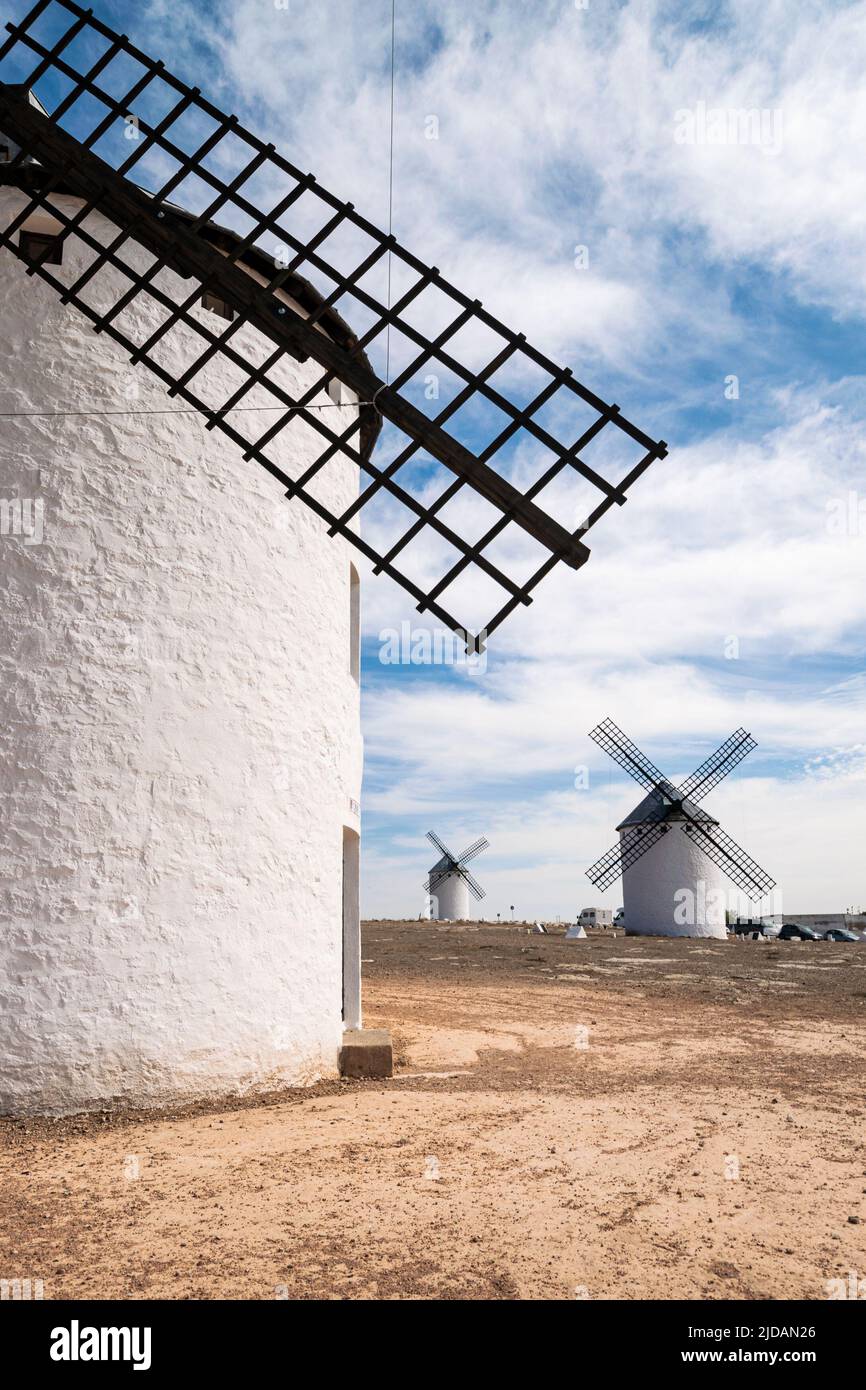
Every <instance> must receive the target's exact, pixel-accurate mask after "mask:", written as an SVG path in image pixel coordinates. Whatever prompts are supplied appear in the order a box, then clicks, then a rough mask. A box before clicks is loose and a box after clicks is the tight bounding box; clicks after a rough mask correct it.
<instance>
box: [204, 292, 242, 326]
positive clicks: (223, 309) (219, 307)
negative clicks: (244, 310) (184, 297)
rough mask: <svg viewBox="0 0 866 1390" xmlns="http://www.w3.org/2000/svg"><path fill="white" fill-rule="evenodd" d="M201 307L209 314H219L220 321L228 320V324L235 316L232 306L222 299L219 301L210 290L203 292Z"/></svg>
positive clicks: (216, 295)
mask: <svg viewBox="0 0 866 1390" xmlns="http://www.w3.org/2000/svg"><path fill="white" fill-rule="evenodd" d="M201 307H202V308H203V309H207V310H208V311H209V312H210V313H211V314H219V316H220V318H221V319H228V321H229V323H231V321H232V319H233V318H234V316H235V311H234V309H233V308H232V306H231V305H230V304H228V303H226V301H225V300H224V299H220V297H219V295H218V294H211V292H210V290H205V292H204V294H203V295H202V297H201Z"/></svg>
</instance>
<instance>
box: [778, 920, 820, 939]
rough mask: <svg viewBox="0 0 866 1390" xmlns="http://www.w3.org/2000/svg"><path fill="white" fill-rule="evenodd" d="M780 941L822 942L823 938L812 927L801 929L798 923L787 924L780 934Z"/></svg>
mask: <svg viewBox="0 0 866 1390" xmlns="http://www.w3.org/2000/svg"><path fill="white" fill-rule="evenodd" d="M779 940H780V941H820V940H821V938H820V936H819V935H818V933H817V932H816V931H813V930H812V928H811V927H801V926H799V925H798V924H797V923H796V922H786V923H785V925H784V927H783V928H782V930H781V931H780V932H779Z"/></svg>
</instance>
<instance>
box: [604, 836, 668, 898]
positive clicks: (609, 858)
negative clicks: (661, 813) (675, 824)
mask: <svg viewBox="0 0 866 1390" xmlns="http://www.w3.org/2000/svg"><path fill="white" fill-rule="evenodd" d="M669 829H670V826H668V825H667V824H666V823H661V822H660V823H659V824H658V825H648V826H643V825H635V826H632V827H631V829H629V830H627V831H626V833H625V834H624V835H623V837H622V839H621V840H618V841H617V843H616V844H615V845H612V846H611V848H610V849H609V850H608V851H607V853H606V854H603V855H602V856H601V858H600V859H597V860H596V861H595V863H594V864H593V865H591V866H590V868H588V869H587V871H586V876H587V878H588V879H589V881H590V883H592V884H594V885H595V887H596V888H599V889H601V890H602V892H603V891H604V890H605V889H606V888H609V887H610V885H611V884H612V883H615V882H616V880H617V879H618V878H619V876H620V874H624V873H625V871H626V869H628V868H630V867H631V865H632V864H634V863H636V862H637V860H638V859H640V857H641V855H643V854H646V852H647V850H648V849H651V848H652V846H653V845H654V844H655V843H656V841H657V840H660V839H661V837H662V836H663V835H666V834H667V832H668V830H669Z"/></svg>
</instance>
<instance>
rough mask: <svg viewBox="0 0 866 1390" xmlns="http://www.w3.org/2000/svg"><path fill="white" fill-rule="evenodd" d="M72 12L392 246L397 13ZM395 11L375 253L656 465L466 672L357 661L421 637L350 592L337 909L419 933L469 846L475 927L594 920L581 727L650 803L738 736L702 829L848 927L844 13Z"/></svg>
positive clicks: (854, 261)
mask: <svg viewBox="0 0 866 1390" xmlns="http://www.w3.org/2000/svg"><path fill="white" fill-rule="evenodd" d="M26 8H27V7H26V6H24V5H17V4H15V5H13V6H11V9H12V11H13V13H15V14H20V13H22V12H23V11H24V10H25V9H26ZM94 8H95V9H96V12H97V13H98V14H100V15H101V16H103V17H104V18H106V19H107V20H108V21H109V22H110V23H116V24H117V27H119V28H122V29H123V30H124V31H125V32H127V33H129V34H130V36H131V37H132V38H133V39H134V40H135V41H136V42H137V43H139V44H140V46H141V47H142V48H144V49H145V50H147V51H149V52H151V53H153V54H154V55H156V56H162V57H164V58H166V59H167V60H168V61H169V63H170V65H171V66H173V67H174V69H175V70H176V71H178V72H179V73H180V75H182V76H184V77H186V78H187V79H188V80H190V81H192V82H195V83H197V84H198V85H199V86H200V87H201V88H202V89H203V90H204V91H205V92H206V93H207V94H208V95H210V96H212V97H213V99H214V100H215V101H216V102H217V103H218V104H219V105H221V106H223V107H225V108H227V109H229V110H232V111H235V112H236V113H237V114H238V115H239V116H240V117H241V119H242V120H244V121H245V122H246V123H247V124H249V125H251V126H252V127H253V128H254V129H256V130H257V131H258V132H259V133H260V134H261V135H263V136H264V137H266V138H267V139H270V140H272V141H273V142H274V143H275V144H276V145H277V146H278V148H280V149H281V150H282V151H283V152H285V153H286V154H287V155H288V156H289V157H290V158H291V159H292V161H293V162H294V163H295V164H297V165H299V166H300V167H301V168H304V169H307V168H308V169H310V170H312V171H314V172H315V174H316V176H317V178H318V179H319V180H320V181H321V182H322V183H323V184H325V185H326V186H327V187H329V188H330V189H332V190H333V191H334V192H335V193H337V194H339V195H340V196H341V197H345V198H349V199H351V200H352V201H353V202H354V203H355V205H356V207H357V208H358V209H359V211H360V212H362V213H363V214H364V215H366V216H368V217H369V218H370V219H371V220H372V221H374V222H376V223H377V224H379V225H383V224H385V223H386V222H387V218H388V191H389V138H388V137H389V113H390V78H391V73H390V45H391V32H390V21H391V0H363V3H362V0H287V3H285V4H283V3H281V0H277V3H276V4H275V3H274V0H234V3H219V0H217V3H208V4H207V5H205V4H204V3H202V0H171V3H169V0H151V3H150V4H147V3H142V4H141V5H139V6H136V7H135V9H134V10H132V9H130V7H129V6H127V5H122V6H119V5H115V4H111V3H105V0H96V3H95V6H94ZM396 12H397V20H396V82H395V98H396V99H395V148H394V181H393V189H394V205H393V219H394V230H395V232H396V234H397V235H398V237H399V238H400V239H401V241H403V242H404V244H406V245H408V246H409V247H411V248H412V249H414V250H416V251H417V253H418V254H419V256H421V257H422V258H423V259H424V260H426V261H428V262H432V263H433V264H435V265H437V266H438V267H440V269H441V270H442V272H443V274H445V275H446V276H447V277H448V278H449V279H451V280H452V281H454V282H455V283H456V284H457V285H459V286H460V287H461V288H463V289H465V290H466V291H467V292H468V293H469V294H470V295H471V296H472V297H473V298H479V299H481V300H482V301H483V302H484V304H485V305H486V306H487V307H488V308H489V309H490V310H491V311H492V312H493V313H494V314H496V315H497V316H498V317H499V318H501V319H502V320H504V321H505V322H507V323H508V324H509V325H510V326H511V327H512V328H514V329H515V330H518V331H521V332H523V333H525V334H526V335H527V337H528V338H529V339H530V341H531V342H533V343H534V344H535V345H537V346H538V347H539V348H540V349H542V350H543V351H544V352H546V353H547V354H549V355H550V356H551V357H553V358H554V359H556V360H557V361H559V362H562V363H563V364H567V365H569V366H570V367H571V368H572V369H573V370H574V372H575V375H576V376H577V377H578V378H579V379H581V380H583V381H585V382H586V383H587V385H589V386H590V387H591V388H592V389H593V390H595V391H596V392H597V393H598V394H599V395H601V396H603V397H605V398H606V399H607V400H615V401H616V402H618V403H619V404H620V406H621V408H622V409H623V411H624V412H626V414H627V415H628V416H629V417H630V418H631V419H633V420H634V421H635V422H636V423H638V424H639V425H640V426H641V427H642V428H643V429H645V430H646V431H647V432H648V433H649V434H651V435H653V436H654V437H657V438H659V437H660V438H664V439H665V440H667V442H668V445H669V449H670V453H669V456H668V458H667V459H666V460H664V461H663V462H660V463H657V464H655V465H654V466H653V467H652V469H651V470H650V471H649V472H648V473H647V474H646V475H645V476H644V477H643V478H642V479H641V480H640V482H639V483H638V484H637V485H636V486H635V487H634V489H633V491H632V493H631V494H630V498H629V501H628V504H627V505H626V506H625V507H624V508H622V509H620V508H614V509H613V511H612V512H611V513H609V514H608V516H607V517H606V518H604V520H603V521H602V522H601V523H600V524H599V525H598V526H597V527H596V528H595V529H594V530H593V532H592V533H591V536H590V537H589V538H588V539H589V543H590V547H591V550H592V558H591V560H590V562H589V563H588V564H587V565H586V566H585V567H584V568H583V569H582V570H581V571H580V572H579V573H575V572H573V571H571V570H568V569H566V568H564V567H561V566H560V567H559V568H558V569H557V570H555V571H554V572H553V574H552V575H551V576H550V577H549V578H548V579H547V580H545V581H544V583H543V584H542V585H541V586H540V587H539V589H538V590H537V591H536V598H535V601H534V602H533V604H532V605H531V607H529V608H528V609H525V610H523V611H521V612H519V613H515V614H514V615H513V616H512V617H511V618H510V619H509V620H508V622H506V624H505V625H504V626H503V627H502V628H501V629H500V630H499V631H498V632H497V633H496V634H495V636H494V637H493V638H492V639H491V642H490V647H489V650H488V653H487V657H486V662H484V663H482V668H480V669H475V670H469V669H466V667H465V666H463V667H461V666H456V667H454V666H449V665H412V664H393V663H389V662H384V661H383V660H382V659H381V658H382V655H383V653H385V654H387V653H388V652H389V650H390V648H389V646H388V644H387V642H386V638H387V634H388V632H389V631H391V630H393V629H397V628H399V625H400V623H401V622H403V621H408V622H410V623H412V624H413V625H414V626H416V627H417V626H418V625H419V624H420V623H421V621H422V619H421V618H420V616H419V615H418V614H416V613H415V611H414V606H413V604H412V602H411V600H409V599H408V597H407V596H406V595H404V593H403V592H402V591H401V590H400V589H399V588H397V587H396V586H395V585H394V584H392V583H391V582H390V581H389V580H388V579H385V578H374V577H372V576H370V577H367V578H365V584H364V628H365V638H364V689H365V695H364V723H365V737H366V750H367V771H366V780H365V799H364V837H365V838H364V845H365V851H364V875H365V887H364V902H363V907H364V911H365V913H366V914H367V915H370V916H382V915H391V914H393V915H417V913H418V912H419V911H420V910H421V908H422V905H423V894H422V891H421V883H422V880H423V878H424V875H425V873H426V870H427V869H428V867H429V865H430V863H431V862H432V861H431V854H430V852H429V851H428V847H427V846H426V842H425V841H424V838H423V836H424V832H425V831H426V830H427V829H429V828H433V829H435V830H436V831H437V832H438V833H439V835H440V836H441V837H442V838H443V839H444V840H445V841H446V842H447V843H448V844H449V845H451V846H452V847H453V848H457V849H460V848H462V847H463V845H464V844H466V843H468V842H469V841H470V840H473V839H475V838H476V837H477V836H478V835H481V834H486V835H487V836H488V838H489V840H490V842H491V848H490V849H489V850H488V851H487V852H486V854H485V855H484V856H483V857H482V858H481V859H479V860H478V861H476V866H475V867H476V876H477V877H478V878H479V879H480V881H481V882H482V884H483V885H484V886H485V888H486V889H487V897H486V898H485V900H484V903H483V905H482V907H481V909H480V910H481V911H482V912H484V914H485V915H487V916H494V917H495V915H496V914H497V913H498V912H501V913H502V914H503V916H505V915H507V914H508V912H509V909H510V906H511V904H514V905H515V907H516V911H517V915H520V916H530V917H535V916H555V915H557V914H559V915H561V916H563V917H567V916H570V915H573V914H574V912H575V911H576V910H578V909H579V908H580V907H582V906H584V905H589V904H594V903H603V904H605V905H608V906H613V907H616V906H618V905H619V901H620V897H619V892H620V890H619V886H618V885H616V886H615V887H614V888H612V889H611V890H609V891H608V893H607V894H605V895H604V896H603V897H600V896H599V895H598V894H597V893H596V891H595V890H593V889H592V888H591V887H590V885H589V884H588V882H587V880H586V879H585V877H584V870H585V868H586V867H587V866H588V865H589V864H590V863H591V862H592V861H593V860H594V859H595V858H597V857H598V855H599V854H601V853H602V851H604V850H605V849H606V848H607V847H608V846H609V845H610V844H611V843H612V842H613V840H614V826H615V825H616V823H617V821H618V820H619V819H621V817H622V815H623V814H624V813H625V812H626V811H628V810H629V809H630V807H631V806H632V805H633V804H634V803H635V801H636V800H638V798H639V795H640V794H639V793H638V790H637V788H636V787H635V786H634V784H633V783H631V782H630V781H629V780H628V779H627V778H625V777H624V776H623V775H620V774H618V773H617V772H616V771H615V770H614V769H612V768H611V767H610V766H609V765H608V761H607V760H606V759H605V757H604V755H603V754H601V753H600V752H599V751H598V750H597V749H596V748H595V746H594V745H593V744H592V743H591V742H590V740H588V738H587V730H588V729H589V728H590V727H592V726H593V725H594V724H596V723H597V722H598V721H599V720H600V719H602V718H603V717H604V716H605V715H610V716H612V717H613V718H614V719H615V720H616V721H617V723H619V724H620V725H621V726H622V727H623V728H624V729H625V730H626V731H627V732H628V733H629V734H630V735H631V737H632V738H634V739H635V741H636V742H637V743H639V744H640V745H641V747H643V748H644V750H645V751H646V752H647V753H648V754H649V756H650V757H651V758H652V759H653V761H654V762H656V763H657V764H659V765H660V766H661V767H662V768H663V769H664V770H665V771H666V772H667V773H668V774H669V775H670V776H671V777H673V778H674V779H677V778H678V777H680V776H684V775H686V774H687V773H688V772H690V771H691V770H692V768H693V766H695V765H696V764H697V763H698V762H700V761H701V760H702V758H703V757H705V756H706V755H707V754H708V753H709V752H711V751H712V749H713V748H715V747H716V746H717V744H718V743H720V742H721V741H722V740H723V739H724V738H725V737H726V736H727V735H728V734H729V733H730V732H731V731H732V730H733V729H734V728H736V727H737V726H739V725H744V726H745V727H746V728H747V729H749V730H750V731H751V732H752V734H753V736H754V737H755V738H756V739H757V741H758V744H759V747H758V749H757V751H756V752H754V753H753V754H752V755H751V756H750V758H749V759H748V760H747V761H746V762H745V763H744V764H742V766H741V767H740V768H739V769H737V770H736V772H735V773H734V774H733V775H732V776H731V777H730V778H729V779H728V780H727V781H726V782H725V783H723V784H722V786H721V787H719V788H718V790H717V791H715V792H713V793H712V795H711V797H710V799H709V801H708V806H709V807H710V809H712V810H713V812H714V813H715V814H716V815H717V816H718V817H719V818H720V820H721V821H722V823H723V824H724V826H725V828H726V829H727V831H728V832H729V833H730V834H731V835H732V836H733V837H734V838H735V839H736V840H738V841H739V842H740V843H742V844H743V845H744V846H745V848H746V849H747V850H748V851H749V852H750V853H751V854H752V855H753V856H754V857H755V858H756V859H757V860H758V861H759V862H760V863H761V864H762V865H763V866H764V867H766V868H767V869H768V870H769V871H770V873H771V874H772V875H773V876H774V877H775V878H776V879H777V880H778V882H779V886H780V889H781V894H782V897H781V903H780V904H779V903H777V906H779V905H781V906H782V907H783V908H784V910H785V911H787V912H797V911H804V912H806V911H816V910H820V909H833V910H839V909H841V908H843V907H845V906H849V905H854V906H857V905H863V906H864V907H866V873H864V867H863V853H862V847H863V844H864V841H866V720H864V713H866V655H864V637H866V582H864V581H866V445H864V436H863V422H864V415H866V402H864V393H863V384H864V376H863V375H862V374H861V375H858V372H862V368H861V366H860V364H861V362H862V357H863V329H864V313H866V163H864V160H863V148H864V142H866V89H864V84H863V72H864V70H866V4H864V3H861V2H860V0H851V2H850V3H845V2H844V0H839V3H833V0H823V3H821V4H818V5H816V4H814V3H813V0H767V2H766V3H764V4H763V5H760V6H758V5H755V4H754V3H753V0H749V2H748V3H747V2H746V0H727V3H726V2H725V0H713V3H709V0H707V2H706V3H701V0H690V3H685V0H682V2H681V3H662V2H661V0H631V2H627V0H620V2H619V3H617V2H616V0H587V3H585V4H583V3H574V0H536V3H533V4H531V5H527V4H526V3H523V2H522V0H496V3H492V2H491V0H473V3H472V4H471V5H467V4H465V3H459V0H397V3H396ZM747 110H751V111H753V112H755V113H756V115H755V118H754V119H753V120H751V121H749V122H747V123H742V122H738V121H737V117H736V113H737V112H738V111H747ZM431 135H432V136H433V137H435V138H431ZM579 248H581V249H579Z"/></svg>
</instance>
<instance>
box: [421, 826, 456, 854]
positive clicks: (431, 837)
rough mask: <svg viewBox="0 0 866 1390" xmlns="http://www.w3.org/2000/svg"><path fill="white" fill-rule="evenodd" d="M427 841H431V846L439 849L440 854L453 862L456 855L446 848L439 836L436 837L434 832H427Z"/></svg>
mask: <svg viewBox="0 0 866 1390" xmlns="http://www.w3.org/2000/svg"><path fill="white" fill-rule="evenodd" d="M427 839H428V840H429V841H430V843H431V845H433V846H434V847H435V848H436V849H438V851H439V853H440V854H442V855H444V856H445V858H446V859H450V860H452V861H453V859H454V855H453V854H452V853H451V851H450V849H446V848H445V846H444V845H443V843H442V841H441V840H440V839H439V836H438V835H434V833H433V831H432V830H428V831H427Z"/></svg>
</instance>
